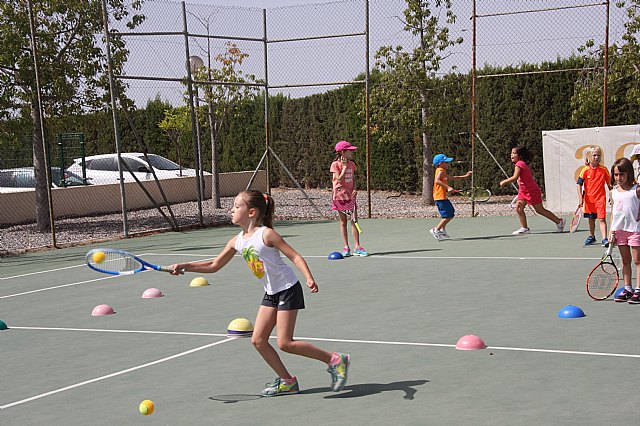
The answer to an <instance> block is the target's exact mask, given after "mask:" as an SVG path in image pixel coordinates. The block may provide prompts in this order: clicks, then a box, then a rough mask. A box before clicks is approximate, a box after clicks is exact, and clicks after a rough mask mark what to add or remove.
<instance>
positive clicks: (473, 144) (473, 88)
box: [471, 0, 477, 217]
mask: <svg viewBox="0 0 640 426" xmlns="http://www.w3.org/2000/svg"><path fill="white" fill-rule="evenodd" d="M471 37H472V42H471V43H472V44H471V56H472V58H471V170H473V171H475V168H476V138H475V134H476V83H477V76H476V46H477V40H476V0H473V12H472V36H471ZM474 187H475V178H474V176H473V175H471V188H474ZM475 210H476V203H475V200H474V199H473V198H472V199H471V217H475V215H476V212H475Z"/></svg>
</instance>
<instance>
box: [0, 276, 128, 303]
mask: <svg viewBox="0 0 640 426" xmlns="http://www.w3.org/2000/svg"><path fill="white" fill-rule="evenodd" d="M120 276H122V275H110V276H108V277H103V278H94V279H92V280H85V281H78V282H75V283H70V284H62V285H57V286H54V287H47V288H39V289H37V290H31V291H24V292H22V293H14V294H7V295H6V296H0V299H8V298H9V297H16V296H24V295H25V294H31V293H39V292H41V291H47V290H54V289H56V288H63V287H71V286H74V285H80V284H86V283H92V282H96V281H102V280H108V279H111V278H117V277H120Z"/></svg>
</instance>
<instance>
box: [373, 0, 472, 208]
mask: <svg viewBox="0 0 640 426" xmlns="http://www.w3.org/2000/svg"><path fill="white" fill-rule="evenodd" d="M406 2H407V8H406V9H405V11H404V20H403V22H404V30H405V31H408V32H410V33H411V34H412V35H413V36H414V37H416V38H417V42H418V43H417V46H416V47H415V48H414V49H413V50H412V51H410V52H408V51H405V50H404V48H403V47H402V46H396V47H392V46H383V47H381V48H380V49H379V50H378V52H377V53H376V55H375V58H376V66H377V67H378V68H379V69H380V71H382V74H381V79H380V84H379V85H377V86H375V87H374V88H373V90H372V92H371V101H372V104H373V108H372V111H374V112H373V113H372V125H373V126H374V127H375V128H376V129H377V132H378V133H379V137H380V141H381V142H384V141H385V140H392V139H393V138H395V137H396V135H397V134H398V130H401V129H406V128H412V127H413V128H416V129H419V135H416V137H419V138H421V140H422V199H423V201H424V202H425V203H428V204H433V179H434V176H433V171H432V165H431V160H432V147H431V135H430V132H429V124H430V123H429V121H430V116H429V106H430V103H431V100H432V95H431V92H432V90H433V88H434V79H435V78H436V73H437V72H438V71H439V70H440V64H441V62H442V60H443V59H445V58H446V51H447V49H448V48H450V47H451V46H454V45H456V44H459V43H462V38H458V39H456V40H452V39H451V38H450V37H449V29H448V28H447V27H446V24H453V23H454V22H455V20H456V16H455V14H454V13H453V11H452V10H451V3H452V2H451V0H406ZM441 12H444V13H441ZM443 21H444V22H443ZM443 24H444V25H443Z"/></svg>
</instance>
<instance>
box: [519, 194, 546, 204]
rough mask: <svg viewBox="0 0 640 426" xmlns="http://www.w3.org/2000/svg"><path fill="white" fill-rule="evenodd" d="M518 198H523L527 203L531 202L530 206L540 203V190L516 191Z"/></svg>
mask: <svg viewBox="0 0 640 426" xmlns="http://www.w3.org/2000/svg"><path fill="white" fill-rule="evenodd" d="M518 200H525V201H526V202H527V204H531V205H532V206H535V205H536V204H540V203H542V192H541V191H535V192H525V191H518Z"/></svg>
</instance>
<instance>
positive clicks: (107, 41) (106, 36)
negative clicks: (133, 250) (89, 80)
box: [102, 0, 129, 238]
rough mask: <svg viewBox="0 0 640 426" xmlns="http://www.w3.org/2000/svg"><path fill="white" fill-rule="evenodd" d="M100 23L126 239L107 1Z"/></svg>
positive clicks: (105, 1) (118, 129) (127, 226)
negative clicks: (102, 30) (105, 54)
mask: <svg viewBox="0 0 640 426" xmlns="http://www.w3.org/2000/svg"><path fill="white" fill-rule="evenodd" d="M102 23H103V26H104V42H105V48H106V52H107V71H108V73H109V95H110V96H111V114H112V117H113V132H114V136H115V140H116V154H117V156H118V176H119V177H120V205H121V206H122V228H123V232H124V236H125V238H126V237H129V222H128V221H127V199H126V197H125V192H124V179H123V177H122V161H121V155H120V154H121V151H120V126H119V124H118V110H117V104H116V98H117V95H116V85H115V81H114V77H113V60H112V58H111V37H110V35H109V12H107V0H102Z"/></svg>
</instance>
